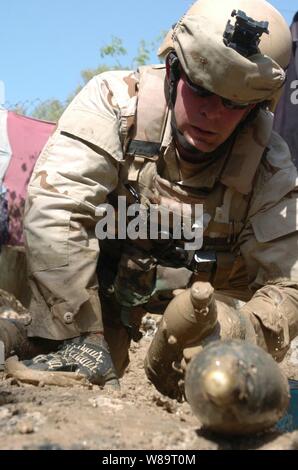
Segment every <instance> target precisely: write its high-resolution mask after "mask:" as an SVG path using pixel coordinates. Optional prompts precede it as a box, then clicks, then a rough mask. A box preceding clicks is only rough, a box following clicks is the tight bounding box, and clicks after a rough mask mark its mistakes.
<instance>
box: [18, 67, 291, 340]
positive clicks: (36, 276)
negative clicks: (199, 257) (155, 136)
mask: <svg viewBox="0 0 298 470" xmlns="http://www.w3.org/2000/svg"><path fill="white" fill-rule="evenodd" d="M161 72H162V73H163V74H164V71H163V70H162V69H161ZM149 73H150V71H149ZM163 76H164V75H163ZM138 89H139V75H138V74H136V73H134V72H130V71H117V72H106V73H103V74H101V75H99V76H96V77H94V78H93V79H92V80H91V81H90V82H89V83H88V84H87V85H86V86H85V87H84V88H83V90H82V91H81V92H80V93H79V94H78V95H77V96H76V98H75V99H74V100H73V102H72V103H71V104H70V105H69V107H68V108H67V110H66V111H65V113H64V114H63V116H62V117H61V119H60V121H59V123H58V126H57V129H56V131H55V132H54V134H53V136H52V137H51V138H50V139H49V141H48V143H47V145H46V147H45V148H44V150H43V152H42V154H41V155H40V157H39V160H38V162H37V164H36V167H35V169H34V172H33V175H32V178H31V181H30V184H29V188H28V199H27V204H26V217H25V236H26V249H27V258H28V264H29V273H30V277H31V285H32V291H33V300H32V304H31V307H30V309H31V312H32V323H31V325H30V329H29V334H30V335H32V336H41V337H47V338H52V339H64V338H71V337H75V336H77V335H78V334H80V333H81V332H87V331H94V330H101V329H102V328H103V325H102V320H101V306H100V300H99V296H98V280H97V275H96V267H97V263H98V257H99V244H98V240H97V238H96V236H95V225H96V223H97V221H98V213H97V207H98V206H99V205H100V204H102V203H104V202H106V201H107V197H108V196H109V195H111V194H112V193H113V192H118V193H119V187H120V186H119V185H120V183H121V179H122V176H123V174H125V175H126V176H127V174H128V173H129V174H130V176H131V175H132V174H133V175H134V177H132V180H133V179H135V181H136V180H138V181H140V179H142V175H145V176H146V175H147V176H146V179H147V181H148V175H149V179H150V175H151V174H152V172H153V173H154V172H155V168H156V164H155V161H154V159H153V161H151V160H150V159H149V161H147V162H145V163H146V164H145V166H144V160H142V159H141V160H142V162H141V163H142V171H141V172H140V171H139V170H140V168H139V167H138V158H135V156H132V155H129V158H131V160H129V158H127V153H129V152H128V150H129V144H130V141H131V138H132V135H133V134H132V133H133V131H134V124H135V121H136V110H137V106H138V93H139V91H138ZM157 96H158V94H157V95H156V96H150V97H149V101H150V106H151V107H152V108H154V104H155V103H154V100H156V105H158V103H157ZM150 106H148V108H149V110H150ZM141 115H142V113H141V111H140V110H139V109H138V118H139V119H140V116H141ZM266 119H267V118H266ZM159 125H160V123H159ZM269 129H270V126H269ZM144 132H145V131H144ZM145 134H146V132H145ZM145 137H146V136H145ZM145 137H144V140H145ZM162 138H163V141H162V145H163V149H164V152H163V158H164V161H165V162H166V164H165V169H164V171H163V174H162V175H161V176H162V180H163V181H169V182H170V186H171V187H172V185H176V186H179V187H180V188H182V191H183V190H184V189H185V188H191V189H194V190H195V191H196V190H200V188H202V187H203V188H204V189H206V187H207V189H208V192H209V194H210V198H209V199H210V200H211V201H212V195H213V194H214V199H216V198H217V199H218V200H217V204H216V207H215V206H214V207H212V203H211V209H210V210H211V213H212V214H213V215H214V213H217V216H218V211H217V209H218V208H219V209H222V204H223V206H224V195H225V194H227V193H226V192H225V190H226V189H230V190H231V191H230V192H232V193H233V194H234V196H233V197H234V199H233V204H232V206H233V207H232V212H233V211H234V214H236V216H235V217H236V219H237V213H238V212H239V213H240V214H241V220H239V221H240V222H241V229H239V230H237V232H236V239H234V240H233V250H234V252H236V253H237V254H239V256H241V259H242V260H244V265H245V268H246V275H247V277H246V283H247V285H249V287H250V292H251V294H250V297H251V299H250V300H249V297H248V298H246V299H245V300H249V302H248V304H247V305H248V306H251V311H252V312H253V313H254V314H255V315H256V316H257V317H258V318H259V319H260V320H261V322H262V323H263V324H264V325H265V327H266V328H268V329H269V330H272V331H273V332H275V333H276V334H278V335H281V336H282V337H283V342H284V343H288V342H289V338H290V337H293V336H295V334H297V332H298V318H297V317H298V289H297V287H298V262H297V172H296V170H295V167H294V165H293V163H292V161H291V158H290V155H289V150H288V148H287V146H286V144H285V143H284V142H283V141H282V139H281V138H280V137H279V136H278V135H276V134H274V133H271V129H270V132H269V133H268V126H267V127H266V126H265V128H264V127H262V123H261V122H259V125H257V124H256V123H253V124H252V125H251V126H250V128H249V129H245V128H244V129H242V132H241V136H239V137H237V139H236V142H235V144H234V146H233V150H232V151H231V152H228V153H227V154H226V155H225V156H223V158H220V159H218V160H216V161H215V162H212V164H211V165H209V166H208V165H206V164H204V165H203V166H197V167H196V169H195V174H193V171H194V167H191V165H189V166H188V165H187V164H186V163H183V162H182V161H180V162H179V159H177V158H176V157H177V155H176V152H175V147H174V144H173V140H172V136H171V130H170V128H167V129H165V132H164V133H163V137H162ZM265 149H266V150H265ZM135 153H136V152H135ZM143 170H144V171H143ZM136 175H137V176H136ZM146 184H147V183H146ZM216 194H217V195H218V194H221V196H216ZM228 194H229V193H228ZM219 212H220V214H221V215H219V218H220V217H221V216H224V215H223V214H222V211H221V210H219ZM211 222H216V221H214V220H213V221H211ZM226 222H228V223H230V221H229V220H228V221H226ZM226 236H227V234H226ZM237 273H238V271H237V266H234V271H233V276H234V277H233V279H234V280H235V279H237ZM242 284H243V283H242ZM234 286H236V290H235V292H234V295H235V296H236V297H237V282H236V284H235V282H234ZM242 287H243V285H242ZM240 291H241V289H239V292H240ZM238 297H239V298H241V295H240V294H239V296H238ZM243 298H244V297H243Z"/></svg>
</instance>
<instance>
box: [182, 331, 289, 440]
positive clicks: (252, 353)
mask: <svg viewBox="0 0 298 470" xmlns="http://www.w3.org/2000/svg"><path fill="white" fill-rule="evenodd" d="M185 394H186V398H187V401H188V402H189V404H190V407H191V409H192V411H193V412H194V414H195V415H196V416H197V417H198V419H199V420H200V422H201V423H202V425H203V426H204V427H205V428H206V429H209V430H211V431H214V432H218V433H222V434H230V435H244V434H252V433H256V432H260V431H264V430H266V429H268V428H270V427H272V426H273V425H274V424H276V422H277V421H278V420H279V419H280V418H281V417H282V416H283V414H284V413H285V411H286V409H287V406H288V402H289V386H288V381H287V379H286V377H285V376H284V375H283V373H282V371H281V370H280V368H279V367H278V365H277V364H276V363H275V362H274V360H273V359H272V357H271V356H269V354H267V353H266V352H265V351H263V350H262V349H261V348H259V347H258V346H255V345H253V344H250V343H248V342H246V341H241V340H230V341H216V342H214V343H212V344H210V345H209V346H207V347H206V348H205V349H204V350H203V351H202V352H200V353H199V354H197V355H196V356H195V357H194V358H193V359H192V361H191V362H190V364H189V366H188V368H187V371H186V377H185Z"/></svg>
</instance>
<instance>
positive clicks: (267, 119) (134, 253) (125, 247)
mask: <svg viewBox="0 0 298 470" xmlns="http://www.w3.org/2000/svg"><path fill="white" fill-rule="evenodd" d="M165 73H166V72H165V68H164V67H163V66H159V67H152V66H150V67H142V68H141V69H140V81H139V91H138V105H137V113H136V116H135V120H134V122H132V120H130V122H129V123H128V122H127V125H126V126H124V128H126V129H127V132H126V133H125V135H124V136H122V138H123V147H124V153H125V158H124V162H123V165H122V166H121V169H120V178H119V184H118V187H117V188H116V190H115V191H114V192H113V193H112V194H111V195H110V201H111V202H112V203H113V204H114V205H117V202H116V200H117V196H119V195H124V196H126V197H127V199H128V204H129V203H134V202H136V198H137V196H136V195H138V196H139V198H140V202H141V203H142V204H144V205H148V204H150V203H152V202H153V203H156V201H159V203H161V204H164V201H166V203H165V205H167V204H168V207H167V209H168V210H169V211H171V207H173V205H174V206H175V204H178V205H179V204H181V203H183V204H189V205H193V204H203V206H204V243H203V247H202V249H201V252H202V253H205V252H208V253H210V252H215V253H216V257H217V264H216V270H215V271H213V272H212V279H210V276H211V271H210V270H208V269H207V270H206V269H205V267H204V266H203V267H202V270H201V272H198V273H197V274H195V275H194V274H192V273H190V272H189V271H188V270H185V269H180V270H177V269H173V268H169V269H167V268H164V267H162V268H161V267H160V266H158V265H157V263H156V262H155V261H154V258H152V256H151V254H152V246H151V244H150V240H149V241H148V240H147V241H144V240H138V241H135V242H129V243H126V242H117V241H114V240H113V241H105V242H102V246H101V250H102V256H103V259H104V262H103V263H102V266H103V265H104V267H105V269H106V267H107V266H109V267H110V269H111V273H110V274H108V275H107V274H105V275H104V274H103V271H104V269H103V270H102V273H101V274H102V275H103V277H105V278H106V279H107V277H108V280H107V281H102V282H103V283H104V284H105V286H104V289H105V290H107V288H108V289H110V292H111V291H112V292H113V293H114V294H115V295H116V298H117V300H118V302H119V303H120V304H121V305H122V306H123V307H124V309H129V308H130V307H132V306H136V305H143V304H145V303H147V302H148V301H149V299H150V298H151V297H152V296H153V297H154V294H156V292H160V291H165V292H169V291H172V289H173V288H179V287H181V288H183V287H187V285H189V284H191V283H192V282H194V281H195V280H202V281H212V284H213V286H214V287H215V289H217V290H220V291H223V292H225V293H228V294H230V295H233V296H235V297H237V298H239V299H241V300H244V301H247V300H249V298H250V297H251V295H252V293H251V292H249V290H248V277H247V273H246V269H245V265H244V262H243V259H242V257H241V254H240V250H239V247H238V246H237V239H238V236H239V234H240V232H241V230H242V229H243V227H244V225H245V223H246V221H247V214H248V210H249V203H250V198H251V193H252V185H253V180H254V176H255V173H256V170H257V168H258V165H259V164H260V161H261V158H262V156H263V154H264V151H265V149H266V145H267V144H268V141H269V138H270V135H271V131H272V115H271V113H269V112H266V111H263V110H261V111H260V112H259V113H258V115H257V116H256V118H255V119H254V120H253V121H252V122H250V123H249V124H247V125H246V126H245V127H243V128H242V129H241V131H240V132H239V133H238V134H237V136H236V138H235V139H234V140H233V141H232V143H231V145H229V146H228V148H227V149H226V152H227V154H226V155H225V156H223V157H222V162H223V165H222V168H221V170H220V171H219V174H218V177H217V178H216V179H215V181H214V184H213V185H212V187H209V188H205V187H204V185H202V184H196V179H198V180H199V179H200V175H194V177H192V178H189V179H188V180H187V181H186V183H187V184H186V185H185V184H184V183H185V182H183V181H181V180H179V161H178V162H177V158H176V157H177V155H176V151H175V147H174V144H173V141H172V140H171V125H170V113H171V111H170V109H169V106H168V104H167V98H166V92H165V90H166V87H165ZM207 172H208V170H207ZM210 172H211V173H212V169H211V170H210ZM211 177H212V174H211ZM188 184H189V185H188ZM169 201H171V203H170V204H169ZM169 206H170V207H169ZM199 271H200V270H199ZM177 273H178V275H177ZM171 276H172V277H173V278H174V281H173V282H172V281H171V279H170V278H171ZM111 284H113V287H112V289H111ZM148 305H149V304H147V305H146V308H148V309H149V306H148Z"/></svg>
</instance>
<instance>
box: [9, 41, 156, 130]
mask: <svg viewBox="0 0 298 470" xmlns="http://www.w3.org/2000/svg"><path fill="white" fill-rule="evenodd" d="M164 36H165V32H161V34H160V36H159V37H157V38H156V39H155V40H154V41H152V42H146V41H145V40H143V39H142V40H141V41H140V43H139V47H138V52H137V55H136V57H134V59H133V61H132V64H121V62H120V58H126V56H127V50H126V49H125V47H124V45H123V41H122V39H120V38H118V37H116V36H112V39H111V42H110V43H109V44H107V45H106V46H103V47H101V48H100V51H99V52H100V57H101V59H105V62H104V63H101V64H99V65H98V66H97V67H96V68H94V69H92V68H90V69H85V70H82V71H81V78H82V82H83V83H82V84H80V85H78V87H77V88H76V89H75V90H74V91H73V92H72V93H71V94H70V95H69V96H68V98H67V99H66V101H65V103H62V102H61V101H59V100H56V99H53V100H46V101H43V102H42V103H40V104H39V105H38V106H36V107H35V108H34V110H33V112H32V113H31V116H33V117H35V118H37V119H43V120H45V121H54V122H57V121H58V119H59V118H60V116H61V114H62V113H63V111H64V109H65V108H66V107H67V106H68V104H69V103H70V102H71V101H72V100H73V98H74V97H75V96H76V95H77V94H78V93H79V91H80V90H81V89H82V88H83V86H84V85H85V84H86V83H87V82H89V80H91V78H93V77H94V76H95V75H99V74H100V73H103V72H106V71H108V70H120V69H124V70H127V69H134V68H137V67H139V66H141V65H146V64H148V63H149V62H150V57H151V54H152V53H153V52H155V51H156V50H157V48H158V44H160V43H161V41H162V39H163V37H164ZM106 62H111V65H108V64H107V63H106ZM20 111H21V113H20V114H27V110H26V109H24V108H23V107H22V109H20ZM17 112H19V111H18V110H17Z"/></svg>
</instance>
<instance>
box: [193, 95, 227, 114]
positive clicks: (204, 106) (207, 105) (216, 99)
mask: <svg viewBox="0 0 298 470" xmlns="http://www.w3.org/2000/svg"><path fill="white" fill-rule="evenodd" d="M224 109H225V107H224V105H223V103H222V100H221V98H220V96H217V95H212V96H206V97H205V98H202V100H201V105H200V108H199V111H200V113H201V114H203V115H204V116H205V117H207V118H208V119H215V118H218V117H221V115H222V113H223V111H224Z"/></svg>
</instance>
